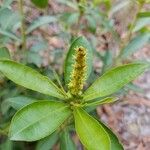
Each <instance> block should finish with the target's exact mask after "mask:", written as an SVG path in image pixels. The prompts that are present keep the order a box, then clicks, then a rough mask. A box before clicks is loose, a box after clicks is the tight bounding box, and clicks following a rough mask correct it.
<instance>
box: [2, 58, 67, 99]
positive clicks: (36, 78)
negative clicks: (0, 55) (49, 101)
mask: <svg viewBox="0 0 150 150" xmlns="http://www.w3.org/2000/svg"><path fill="white" fill-rule="evenodd" d="M0 71H1V72H2V73H3V74H4V75H5V76H6V77H7V78H9V79H10V80H12V81H13V82H15V83H16V84H18V85H21V86H24V87H26V88H28V89H31V90H34V91H37V92H40V93H43V94H47V95H50V96H54V97H58V98H64V95H63V94H62V92H61V90H60V89H59V88H58V87H57V86H56V85H55V84H54V83H53V82H52V81H51V80H50V79H48V78H47V77H45V76H43V75H41V74H40V73H38V72H37V71H35V70H33V69H31V68H29V67H27V66H24V65H22V64H19V63H16V62H14V61H9V60H1V61H0Z"/></svg>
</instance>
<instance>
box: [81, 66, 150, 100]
mask: <svg viewBox="0 0 150 150" xmlns="http://www.w3.org/2000/svg"><path fill="white" fill-rule="evenodd" d="M148 67H149V65H148V64H145V63H133V64H127V65H122V66H119V67H116V68H114V69H112V70H110V71H108V72H106V73H105V74H103V75H102V76H101V77H99V78H98V79H97V80H96V81H95V82H94V83H93V84H92V85H91V86H90V87H89V88H88V89H87V90H86V91H85V93H84V95H83V99H84V100H85V101H89V100H92V99H95V98H98V97H104V96H107V95H110V94H112V93H114V92H117V91H118V90H119V89H121V88H122V87H123V86H124V85H126V84H127V83H129V82H131V81H132V80H133V79H135V78H136V77H137V76H139V75H140V74H141V73H143V72H144V71H145V69H146V68H148Z"/></svg>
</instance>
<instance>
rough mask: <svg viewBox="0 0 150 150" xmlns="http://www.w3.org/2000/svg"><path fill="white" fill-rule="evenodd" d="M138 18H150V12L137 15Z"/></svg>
mask: <svg viewBox="0 0 150 150" xmlns="http://www.w3.org/2000/svg"><path fill="white" fill-rule="evenodd" d="M137 16H138V17H140V18H141V17H142V18H143V17H150V12H148V11H146V12H139V13H138V15H137Z"/></svg>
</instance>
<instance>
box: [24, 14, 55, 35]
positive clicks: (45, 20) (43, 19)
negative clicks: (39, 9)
mask: <svg viewBox="0 0 150 150" xmlns="http://www.w3.org/2000/svg"><path fill="white" fill-rule="evenodd" d="M56 21H57V19H56V17H54V16H42V17H39V18H38V19H36V20H34V21H33V22H32V24H31V25H30V26H29V27H28V29H27V31H26V33H27V34H29V33H31V32H32V31H33V30H35V29H36V28H39V27H41V26H43V25H45V24H49V23H53V22H56Z"/></svg>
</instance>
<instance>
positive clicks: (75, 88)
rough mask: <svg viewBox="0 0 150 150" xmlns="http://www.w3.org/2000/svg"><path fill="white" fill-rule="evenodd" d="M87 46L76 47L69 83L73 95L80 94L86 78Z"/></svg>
mask: <svg viewBox="0 0 150 150" xmlns="http://www.w3.org/2000/svg"><path fill="white" fill-rule="evenodd" d="M86 59H87V54H86V48H84V47H82V46H79V47H76V48H75V55H74V60H75V63H74V64H73V70H72V73H71V79H70V82H69V84H68V88H69V91H70V93H71V94H72V95H73V96H77V97H78V96H80V95H81V94H82V89H83V86H84V83H85V80H86V69H87V65H86Z"/></svg>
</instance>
